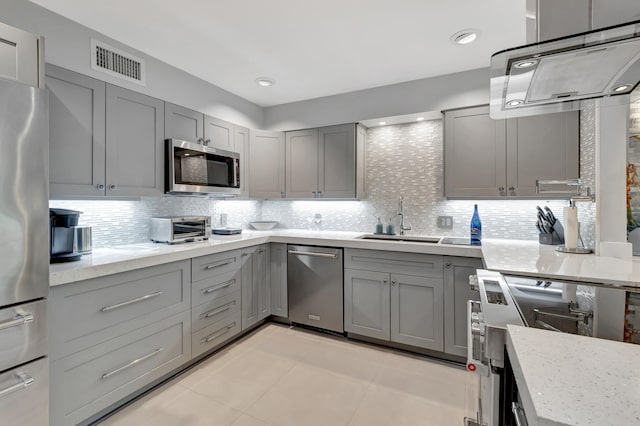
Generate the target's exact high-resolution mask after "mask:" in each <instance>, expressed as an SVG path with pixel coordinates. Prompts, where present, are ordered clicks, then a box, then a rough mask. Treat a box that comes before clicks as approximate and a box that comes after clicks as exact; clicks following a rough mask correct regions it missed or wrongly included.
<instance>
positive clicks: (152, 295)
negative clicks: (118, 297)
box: [100, 291, 163, 312]
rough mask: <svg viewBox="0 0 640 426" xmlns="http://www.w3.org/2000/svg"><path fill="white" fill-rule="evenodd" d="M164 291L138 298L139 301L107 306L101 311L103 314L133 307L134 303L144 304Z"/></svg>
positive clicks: (132, 300)
mask: <svg viewBox="0 0 640 426" xmlns="http://www.w3.org/2000/svg"><path fill="white" fill-rule="evenodd" d="M162 293H163V292H162V291H156V292H155V293H151V294H147V295H146V296H142V297H138V298H137V299H131V300H127V301H126V302H122V303H118V304H116V305H111V306H105V307H104V308H102V309H100V310H101V311H102V312H109V311H112V310H114V309H118V308H122V307H123V306H127V305H131V304H132V303H138V302H142V301H143V300H147V299H151V298H153V297H158V296H160V295H161V294H162Z"/></svg>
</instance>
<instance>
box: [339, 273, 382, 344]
mask: <svg viewBox="0 0 640 426" xmlns="http://www.w3.org/2000/svg"><path fill="white" fill-rule="evenodd" d="M389 309H390V304H389V274H387V273H384V272H372V271H360V270H356V269H345V271H344V329H345V331H347V332H349V333H356V334H360V335H362V336H368V337H373V338H375V339H381V340H389V339H390V337H391V323H390V318H391V314H390V311H389Z"/></svg>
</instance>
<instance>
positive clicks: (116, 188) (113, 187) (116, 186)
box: [109, 185, 118, 191]
mask: <svg viewBox="0 0 640 426" xmlns="http://www.w3.org/2000/svg"><path fill="white" fill-rule="evenodd" d="M109 189H110V190H112V191H117V190H118V185H109Z"/></svg>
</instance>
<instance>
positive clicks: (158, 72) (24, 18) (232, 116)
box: [0, 0, 264, 128]
mask: <svg viewBox="0 0 640 426" xmlns="http://www.w3.org/2000/svg"><path fill="white" fill-rule="evenodd" d="M1 5H2V6H1V8H0V21H2V22H4V23H6V24H8V25H12V26H14V27H18V28H20V29H23V30H25V31H29V32H32V33H34V34H38V35H43V36H44V37H45V58H46V61H47V62H49V63H52V64H55V65H58V66H61V67H63V68H68V69H71V70H73V71H76V72H79V73H81V74H85V75H89V76H91V77H95V78H97V79H100V80H104V81H107V82H109V83H113V84H115V85H118V86H122V87H126V88H127V89H130V90H134V91H137V92H141V93H145V94H147V95H150V96H154V97H156V98H159V99H162V100H166V101H170V102H173V103H176V104H178V105H183V106H186V107H188V108H192V109H195V110H197V111H201V112H204V113H206V114H209V115H212V116H214V117H218V118H221V119H223V120H228V121H231V122H233V123H236V124H240V125H243V126H247V127H252V128H261V127H263V121H264V117H263V113H264V111H263V108H262V107H260V106H258V105H256V104H254V103H252V102H249V101H247V100H246V99H243V98H241V97H239V96H236V95H234V94H232V93H230V92H228V91H226V90H224V89H221V88H220V87H217V86H214V85H212V84H210V83H207V82H205V81H204V80H201V79H199V78H197V77H194V76H193V75H191V74H188V73H186V72H184V71H181V70H179V69H177V68H175V67H173V66H171V65H168V64H167V63H165V62H161V61H159V60H157V59H155V58H153V57H151V56H148V55H145V54H144V53H142V52H139V51H137V50H135V49H132V48H130V47H128V46H125V45H123V44H122V43H119V42H117V41H115V40H113V39H110V38H109V37H106V36H104V35H102V34H100V33H97V32H95V31H93V30H91V29H89V28H87V27H84V26H82V25H80V24H77V23H76V22H73V21H71V20H69V19H67V18H64V17H62V16H60V15H57V14H55V13H53V12H50V11H49V10H47V9H44V8H42V7H40V6H37V5H35V4H33V3H31V2H29V1H27V0H2V2H1ZM140 19H144V16H141V17H140ZM175 30H176V29H175V28H167V31H175ZM91 37H95V38H97V39H98V40H100V41H103V42H105V43H107V44H109V45H111V46H113V47H116V48H119V49H121V50H124V51H127V52H129V53H131V54H134V55H136V56H138V57H141V58H143V59H145V61H146V86H140V85H138V84H135V83H129V82H127V81H124V80H120V79H118V78H114V77H111V76H109V75H107V74H103V73H100V72H97V71H94V70H92V69H91V64H90V45H91V44H90V43H91ZM185 48H188V46H185ZM203 54H205V52H203Z"/></svg>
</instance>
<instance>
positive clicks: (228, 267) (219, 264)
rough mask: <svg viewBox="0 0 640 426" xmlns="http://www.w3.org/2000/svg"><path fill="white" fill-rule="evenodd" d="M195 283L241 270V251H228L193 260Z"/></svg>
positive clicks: (192, 267)
mask: <svg viewBox="0 0 640 426" xmlns="http://www.w3.org/2000/svg"><path fill="white" fill-rule="evenodd" d="M191 269H192V270H193V282H196V281H200V280H204V279H205V278H209V277H213V276H214V275H219V274H224V273H225V272H231V271H237V270H238V269H240V251H238V250H234V251H227V252H224V253H216V254H210V255H208V256H200V257H196V258H194V259H191Z"/></svg>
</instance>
